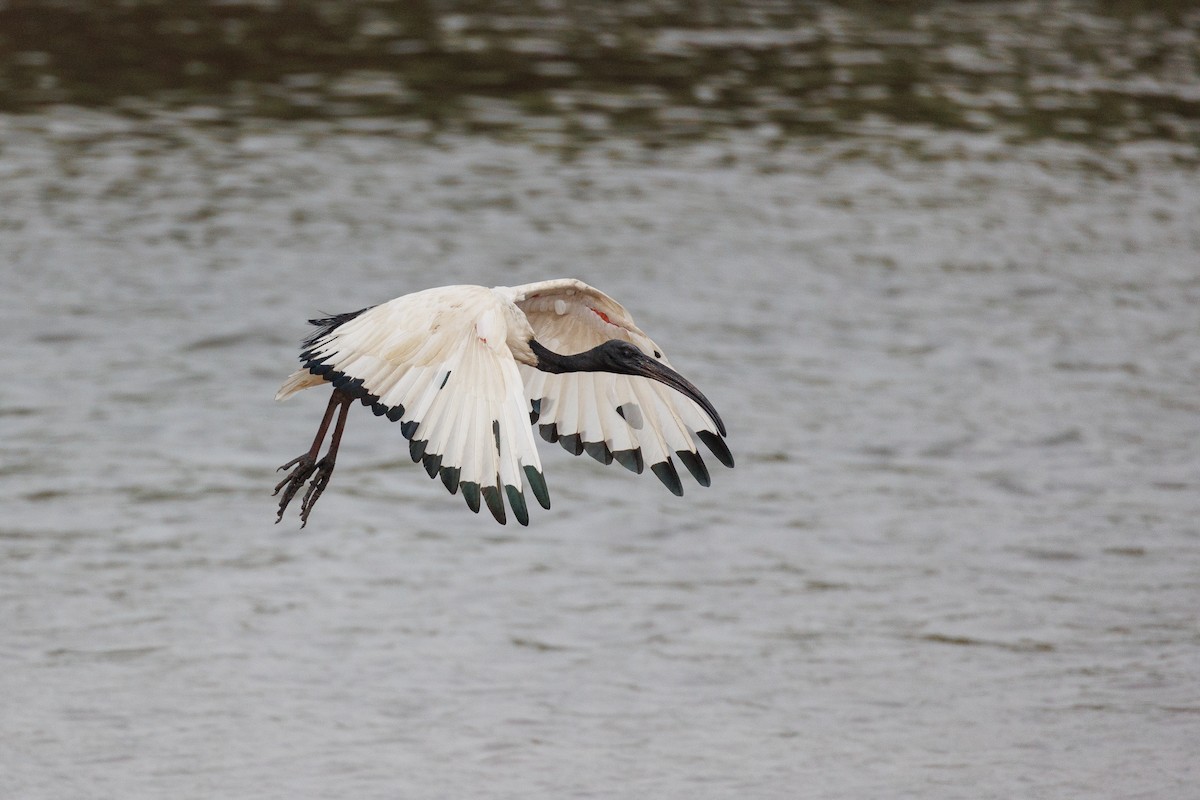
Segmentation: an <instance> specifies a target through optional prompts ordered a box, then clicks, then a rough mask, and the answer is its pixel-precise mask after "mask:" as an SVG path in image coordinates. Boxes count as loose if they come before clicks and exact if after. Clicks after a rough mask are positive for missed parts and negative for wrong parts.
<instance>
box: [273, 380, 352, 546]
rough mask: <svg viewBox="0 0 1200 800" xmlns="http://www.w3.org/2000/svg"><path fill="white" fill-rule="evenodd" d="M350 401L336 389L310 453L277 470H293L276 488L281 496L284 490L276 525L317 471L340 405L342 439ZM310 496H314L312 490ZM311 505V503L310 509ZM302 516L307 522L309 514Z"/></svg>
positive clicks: (338, 430) (339, 431) (327, 480)
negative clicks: (318, 461) (319, 455)
mask: <svg viewBox="0 0 1200 800" xmlns="http://www.w3.org/2000/svg"><path fill="white" fill-rule="evenodd" d="M350 401H351V398H350V397H348V396H346V395H345V394H343V393H342V392H339V391H337V390H336V389H335V390H334V392H333V395H332V396H330V398H329V405H328V406H326V408H325V416H324V417H323V418H322V419H321V427H319V428H317V435H316V437H315V438H313V443H312V447H310V448H309V449H308V452H306V453H303V454H301V455H299V456H297V457H296V458H293V459H292V460H291V461H289V462H287V463H286V464H284V465H283V466H281V467H280V468H279V470H276V471H277V472H278V471H281V470H285V469H290V470H291V472H289V473H288V476H287V477H286V478H284V479H283V480H281V481H280V482H279V483H278V484H277V485H276V486H275V492H274V494H279V491H280V490H281V489H282V490H283V497H281V498H280V499H279V516H278V517H276V519H275V522H276V523H278V522H279V521H280V520H282V519H283V512H284V511H285V510H286V509H287V507H288V504H289V503H291V502H292V498H293V497H295V496H296V492H298V491H299V490H300V487H301V486H303V485H304V483H305V481H307V480H308V478H309V476H311V475H312V474H313V472H315V471H316V470H317V454H318V453H319V452H321V444H322V443H323V442H324V441H325V432H326V431H328V430H329V423H330V421H332V420H333V412H334V409H336V408H337V407H338V406H339V405H340V406H341V409H342V414H341V418H340V419H339V421H338V429H337V438H338V439H340V438H341V430H342V426H344V425H345V422H346V411H347V410H348V409H349V408H350ZM330 471H332V467H330ZM325 482H326V483H328V482H329V478H328V476H326V477H325ZM309 494H312V492H311V490H310V491H309ZM306 500H307V497H306ZM301 505H302V506H303V505H304V503H301ZM311 505H312V504H311V503H309V506H310V507H311ZM301 516H302V519H304V521H306V522H307V518H308V515H307V513H302V515H301Z"/></svg>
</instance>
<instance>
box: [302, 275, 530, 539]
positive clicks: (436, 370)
mask: <svg viewBox="0 0 1200 800" xmlns="http://www.w3.org/2000/svg"><path fill="white" fill-rule="evenodd" d="M506 305H507V304H506V303H505V302H504V301H503V300H502V299H501V298H499V297H498V296H497V295H496V294H495V293H494V292H493V291H492V290H490V289H485V288H483V287H464V286H450V287H443V288H440V289H430V290H428V291H425V292H418V293H416V294H411V295H406V296H404V297H400V298H397V299H395V300H392V301H391V302H388V303H384V304H383V305H379V306H375V307H374V308H370V309H366V310H364V311H362V312H359V313H357V314H355V315H345V319H344V320H339V319H338V318H330V319H329V320H322V321H320V322H321V323H322V325H323V327H322V329H321V330H319V331H318V332H317V333H316V334H315V335H314V336H313V337H311V338H310V339H309V340H308V341H307V342H306V343H305V344H306V349H305V350H304V352H303V353H302V354H301V361H302V362H303V364H304V369H302V370H300V371H299V372H298V373H296V374H295V375H293V376H292V377H291V378H289V379H288V381H287V382H286V383H285V384H284V387H283V388H282V389H281V390H280V394H279V395H278V398H279V399H283V398H284V397H286V396H288V395H289V394H291V393H293V392H295V391H298V390H299V389H303V388H306V387H307V386H310V385H313V384H314V382H317V381H318V380H319V379H324V380H326V381H330V382H332V383H333V385H334V386H336V387H337V388H338V389H340V390H341V391H343V392H346V393H347V394H350V395H351V396H352V397H355V398H358V399H361V401H362V403H363V405H367V406H370V407H371V408H372V409H373V410H374V412H375V413H376V414H377V415H380V416H386V417H387V418H388V419H390V420H393V421H397V422H400V423H401V427H400V430H401V432H402V433H403V434H404V437H405V438H406V439H408V440H409V455H410V456H411V457H412V459H413V461H416V462H420V463H421V464H422V466H423V467H424V468H425V471H426V472H427V473H428V474H429V476H430V477H431V478H432V477H440V478H441V480H442V483H443V484H444V485H445V486H446V488H447V489H448V490H449V491H450V493H451V494H453V493H455V492H458V491H459V490H461V491H462V496H463V498H464V499H465V500H466V502H467V505H468V506H470V508H471V510H473V511H476V512H478V511H479V509H480V507H481V505H486V506H487V507H488V510H489V511H491V513H492V515H493V516H494V517H495V518H496V520H497V521H499V522H501V523H503V522H505V520H506V518H507V514H506V504H507V508H508V509H509V510H511V512H512V515H513V517H514V518H515V519H516V520H517V521H518V522H520V523H521V524H522V525H526V524H528V523H529V512H528V508H527V505H526V502H525V495H524V490H525V489H526V488H528V489H530V491H531V492H532V493H533V495H534V497H535V499H536V500H537V501H538V503H539V504H540V505H542V506H543V507H544V508H549V507H550V499H549V494H548V492H547V490H546V482H545V479H544V478H543V477H542V469H541V462H540V461H539V459H538V453H537V446H536V444H535V442H534V439H533V434H532V431H531V430H530V428H529V424H528V419H529V418H528V402H527V400H526V398H525V392H524V385H523V383H522V380H521V374H520V372H519V371H518V369H517V362H516V361H515V360H514V358H513V355H512V352H511V351H510V349H509V347H508V344H507V334H508V326H509V325H510V324H512V319H511V316H510V314H509V312H508V311H507V310H506ZM509 308H511V307H509ZM333 322H337V324H331V323H333ZM318 376H319V378H318ZM481 501H482V503H481Z"/></svg>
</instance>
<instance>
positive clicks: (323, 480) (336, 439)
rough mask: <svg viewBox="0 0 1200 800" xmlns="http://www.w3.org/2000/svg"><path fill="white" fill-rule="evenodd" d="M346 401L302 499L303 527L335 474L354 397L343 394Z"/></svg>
mask: <svg viewBox="0 0 1200 800" xmlns="http://www.w3.org/2000/svg"><path fill="white" fill-rule="evenodd" d="M343 397H345V402H343V403H342V410H341V412H340V413H339V414H338V420H337V425H335V426H334V427H333V436H331V437H330V438H329V450H328V451H327V452H326V453H325V457H324V458H322V459H321V460H320V461H318V462H317V465H316V470H317V474H316V475H315V476H314V477H313V479H312V483H310V484H309V485H308V491H307V492H305V493H304V499H303V500H301V501H300V527H301V528H303V527H304V526H305V525H307V524H308V515H309V514H311V513H312V510H313V506H315V505H316V504H317V498H319V497H320V496H321V493H322V492H324V491H325V487H326V486H328V485H329V478H330V477H331V476H332V475H333V467H334V464H335V463H337V451H338V445H340V444H341V443H342V430H343V429H344V428H345V427H346V414H347V413H349V411H350V404H351V403H352V402H353V398H351V397H348V396H346V395H343Z"/></svg>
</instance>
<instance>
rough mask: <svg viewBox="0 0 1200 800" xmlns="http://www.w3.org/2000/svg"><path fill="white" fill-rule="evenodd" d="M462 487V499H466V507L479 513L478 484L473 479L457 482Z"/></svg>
mask: <svg viewBox="0 0 1200 800" xmlns="http://www.w3.org/2000/svg"><path fill="white" fill-rule="evenodd" d="M459 487H460V488H461V489H462V496H463V499H464V500H466V501H467V507H468V508H470V509H471V510H472V511H474V512H475V513H476V514H478V513H479V484H478V483H474V482H473V481H463V482H462V483H460V484H459Z"/></svg>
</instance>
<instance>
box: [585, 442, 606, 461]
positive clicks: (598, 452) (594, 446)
mask: <svg viewBox="0 0 1200 800" xmlns="http://www.w3.org/2000/svg"><path fill="white" fill-rule="evenodd" d="M583 452H585V453H587V454H588V455H589V456H591V457H592V458H594V459H596V460H597V461H599V462H600V463H601V464H611V463H612V462H613V454H612V450H609V449H608V445H607V444H605V443H604V442H584V443H583Z"/></svg>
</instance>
